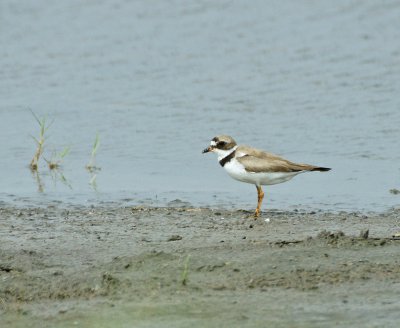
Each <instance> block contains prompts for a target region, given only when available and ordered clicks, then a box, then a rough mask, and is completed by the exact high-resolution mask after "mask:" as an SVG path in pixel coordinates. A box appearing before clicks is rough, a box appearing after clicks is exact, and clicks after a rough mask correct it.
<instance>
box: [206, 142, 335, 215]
mask: <svg viewBox="0 0 400 328" xmlns="http://www.w3.org/2000/svg"><path fill="white" fill-rule="evenodd" d="M208 152H214V153H217V155H218V162H219V164H220V165H221V166H222V167H223V168H224V169H225V170H226V172H228V174H229V175H230V176H231V177H232V178H233V179H236V180H239V181H242V182H246V183H251V184H254V185H255V186H256V188H257V195H258V203H257V208H256V211H255V213H254V217H256V218H257V217H259V216H260V209H261V204H262V201H263V198H264V192H263V190H262V188H261V186H264V185H274V184H278V183H282V182H286V181H289V180H290V179H292V178H293V177H295V176H296V175H298V174H300V173H304V172H310V171H321V172H324V171H329V170H330V168H327V167H321V166H314V165H309V164H298V163H293V162H290V161H288V160H287V159H284V158H282V157H280V156H278V155H275V154H271V153H267V152H265V151H263V150H259V149H255V148H252V147H249V146H238V145H237V144H236V141H235V140H234V139H233V138H232V137H231V136H227V135H220V136H217V137H215V138H213V139H212V140H211V142H210V146H209V147H207V148H206V149H204V150H203V153H208Z"/></svg>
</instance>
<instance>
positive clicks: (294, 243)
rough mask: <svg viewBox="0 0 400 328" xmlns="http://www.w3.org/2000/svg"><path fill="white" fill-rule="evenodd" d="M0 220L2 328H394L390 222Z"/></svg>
mask: <svg viewBox="0 0 400 328" xmlns="http://www.w3.org/2000/svg"><path fill="white" fill-rule="evenodd" d="M250 215H251V213H250V212H246V211H239V210H232V211H228V210H216V209H207V208H142V207H135V208H132V207H126V208H122V207H119V206H117V205H115V206H113V205H108V206H105V207H91V208H89V207H79V206H78V207H72V206H71V207H66V208H59V207H57V206H49V207H42V208H18V207H13V206H8V205H6V206H3V207H2V208H1V209H0V279H1V284H0V326H1V327H160V326H162V327H188V326H191V327H233V326H236V327H331V326H335V327H349V326H352V327H397V326H398V324H399V322H400V311H399V308H400V298H399V295H400V257H399V251H400V240H398V239H396V238H393V237H392V236H393V235H394V234H396V233H397V232H399V231H400V219H399V218H400V210H399V209H393V210H391V211H388V212H385V213H380V214H361V213H345V212H341V213H327V212H301V211H290V212H282V211H270V212H264V213H263V214H262V217H261V218H260V219H259V220H257V221H255V220H253V219H252V218H250V217H249V216H250Z"/></svg>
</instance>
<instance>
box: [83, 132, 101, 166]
mask: <svg viewBox="0 0 400 328" xmlns="http://www.w3.org/2000/svg"><path fill="white" fill-rule="evenodd" d="M99 147H100V136H99V133H98V132H97V133H96V139H95V140H94V144H93V148H92V153H91V155H90V160H89V163H88V164H87V165H86V169H87V170H88V171H89V172H96V171H99V170H100V167H98V166H96V154H97V151H98V149H99Z"/></svg>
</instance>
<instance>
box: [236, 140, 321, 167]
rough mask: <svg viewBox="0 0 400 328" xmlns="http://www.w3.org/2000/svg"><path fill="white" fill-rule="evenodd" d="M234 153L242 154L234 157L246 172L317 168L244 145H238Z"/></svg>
mask: <svg viewBox="0 0 400 328" xmlns="http://www.w3.org/2000/svg"><path fill="white" fill-rule="evenodd" d="M236 154H237V155H238V156H240V155H241V154H243V156H240V157H237V158H236V159H237V160H238V162H239V163H241V164H243V166H244V167H245V169H246V171H247V172H299V171H311V170H314V169H316V168H317V167H316V166H312V165H308V164H297V163H293V162H290V161H288V160H286V159H284V158H282V157H280V156H278V155H275V154H271V153H267V152H265V151H262V150H258V149H254V148H250V147H246V146H239V147H238V148H237V150H236Z"/></svg>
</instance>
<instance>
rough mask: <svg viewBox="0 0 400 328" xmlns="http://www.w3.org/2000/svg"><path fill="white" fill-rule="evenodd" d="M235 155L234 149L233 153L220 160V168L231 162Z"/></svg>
mask: <svg viewBox="0 0 400 328" xmlns="http://www.w3.org/2000/svg"><path fill="white" fill-rule="evenodd" d="M235 153H236V149H235V150H234V151H233V152H231V153H230V154H229V155H228V156H226V157H224V158H223V159H221V160H220V161H219V164H221V166H222V167H223V166H225V164H226V163H229V162H230V161H231V159H232V158H234V157H235Z"/></svg>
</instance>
